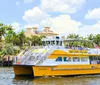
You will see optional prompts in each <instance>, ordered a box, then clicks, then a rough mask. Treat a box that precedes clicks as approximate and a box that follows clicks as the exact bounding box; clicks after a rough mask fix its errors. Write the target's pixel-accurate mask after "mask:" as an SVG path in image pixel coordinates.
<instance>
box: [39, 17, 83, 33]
mask: <svg viewBox="0 0 100 85" xmlns="http://www.w3.org/2000/svg"><path fill="white" fill-rule="evenodd" d="M40 25H42V26H46V25H47V26H48V25H49V26H51V27H52V28H54V30H55V31H56V32H58V33H77V32H78V29H79V27H80V26H81V25H82V24H81V22H77V21H75V20H72V19H71V17H70V16H69V15H59V16H57V17H54V18H49V19H47V20H42V21H41V22H40Z"/></svg>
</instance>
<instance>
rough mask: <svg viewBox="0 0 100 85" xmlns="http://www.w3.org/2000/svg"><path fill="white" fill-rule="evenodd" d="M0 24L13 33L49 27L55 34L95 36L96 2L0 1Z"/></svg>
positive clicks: (99, 13) (99, 12) (99, 26)
mask: <svg viewBox="0 0 100 85" xmlns="http://www.w3.org/2000/svg"><path fill="white" fill-rule="evenodd" d="M0 23H4V24H10V25H12V26H13V27H14V28H15V31H16V32H19V31H21V30H25V29H26V28H28V27H38V29H39V30H43V29H44V27H45V26H50V27H51V29H52V30H53V31H55V32H57V33H59V34H69V33H70V34H71V33H76V34H79V35H82V36H85V35H89V34H91V33H92V34H99V33H100V0H1V1H0Z"/></svg>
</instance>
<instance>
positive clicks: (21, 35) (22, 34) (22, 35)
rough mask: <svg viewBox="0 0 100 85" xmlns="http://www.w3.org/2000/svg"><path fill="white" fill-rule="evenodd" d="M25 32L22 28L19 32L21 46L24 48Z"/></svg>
mask: <svg viewBox="0 0 100 85" xmlns="http://www.w3.org/2000/svg"><path fill="white" fill-rule="evenodd" d="M25 38H26V37H25V34H24V31H23V30H22V31H21V32H20V33H19V34H18V41H19V46H20V48H22V46H23V44H24V43H25Z"/></svg>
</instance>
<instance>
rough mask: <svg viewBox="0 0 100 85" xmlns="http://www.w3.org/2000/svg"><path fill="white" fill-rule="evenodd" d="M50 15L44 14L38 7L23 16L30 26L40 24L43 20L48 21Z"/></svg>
mask: <svg viewBox="0 0 100 85" xmlns="http://www.w3.org/2000/svg"><path fill="white" fill-rule="evenodd" d="M49 16H50V15H49V14H47V13H45V12H43V11H42V10H41V9H39V8H38V7H34V8H33V9H30V10H27V11H25V14H24V16H23V20H25V21H26V22H27V23H28V24H33V23H38V22H39V21H41V20H42V19H46V18H47V17H49Z"/></svg>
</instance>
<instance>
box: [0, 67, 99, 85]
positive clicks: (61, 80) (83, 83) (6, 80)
mask: <svg viewBox="0 0 100 85" xmlns="http://www.w3.org/2000/svg"><path fill="white" fill-rule="evenodd" d="M0 85H100V75H84V76H75V77H46V78H45V77H41V78H35V79H34V78H30V77H15V76H14V73H13V68H12V67H0Z"/></svg>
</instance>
